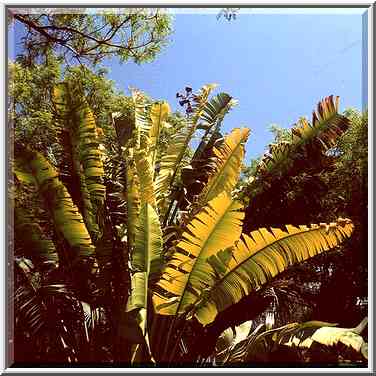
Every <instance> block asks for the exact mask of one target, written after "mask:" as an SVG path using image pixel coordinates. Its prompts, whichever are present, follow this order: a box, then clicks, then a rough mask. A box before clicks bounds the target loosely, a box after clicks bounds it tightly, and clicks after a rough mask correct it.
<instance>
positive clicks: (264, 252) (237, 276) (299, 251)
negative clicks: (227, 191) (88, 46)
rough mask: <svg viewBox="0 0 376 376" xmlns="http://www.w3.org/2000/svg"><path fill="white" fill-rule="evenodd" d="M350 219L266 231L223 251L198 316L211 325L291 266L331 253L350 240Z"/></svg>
mask: <svg viewBox="0 0 376 376" xmlns="http://www.w3.org/2000/svg"><path fill="white" fill-rule="evenodd" d="M353 227H354V226H353V224H352V222H351V221H350V220H349V219H341V218H340V219H338V221H337V223H330V224H329V225H327V224H325V223H322V224H320V225H311V226H310V227H307V226H299V227H294V226H291V225H286V231H282V230H281V229H276V228H272V229H271V231H268V230H267V229H265V228H261V229H259V230H256V231H253V232H251V234H250V236H248V235H245V234H244V235H243V238H242V239H239V241H238V242H237V243H235V245H234V247H231V248H227V249H224V250H222V251H219V252H218V253H217V254H216V255H212V256H211V257H209V258H208V259H207V262H208V263H209V264H210V265H211V267H212V268H211V270H207V274H206V277H205V283H206V285H207V286H208V288H207V291H206V292H205V294H203V296H202V298H201V301H200V302H199V303H198V304H197V309H196V312H195V315H196V317H197V319H198V320H199V321H200V322H201V323H202V324H203V325H207V324H210V323H211V322H212V321H213V320H214V319H215V317H216V316H217V314H218V312H221V311H223V310H225V309H226V308H228V307H229V306H231V305H233V304H235V303H237V302H239V301H240V300H241V299H242V298H243V297H245V296H247V295H248V294H249V293H251V292H252V291H255V290H258V289H259V288H260V287H261V286H262V285H263V284H265V283H266V282H268V281H270V280H271V279H272V278H273V277H275V276H276V275H277V274H279V273H281V272H283V271H284V270H286V268H288V267H289V266H290V265H294V264H296V263H298V262H302V261H305V260H307V259H309V258H310V257H313V256H315V255H317V254H320V253H322V252H325V251H328V250H330V249H332V248H333V247H336V246H337V245H339V244H340V243H341V242H342V241H343V240H344V239H346V238H348V237H349V236H350V235H351V233H352V231H353Z"/></svg>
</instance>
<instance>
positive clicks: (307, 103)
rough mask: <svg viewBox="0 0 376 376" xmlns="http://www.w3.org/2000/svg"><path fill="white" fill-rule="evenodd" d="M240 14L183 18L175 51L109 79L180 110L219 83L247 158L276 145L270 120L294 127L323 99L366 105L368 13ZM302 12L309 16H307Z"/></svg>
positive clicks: (114, 67)
mask: <svg viewBox="0 0 376 376" xmlns="http://www.w3.org/2000/svg"><path fill="white" fill-rule="evenodd" d="M329 11H330V10H326V11H321V12H320V11H319V10H309V11H306V10H304V11H303V12H302V11H301V10H300V11H298V12H295V13H294V12H293V13H292V14H291V13H290V14H289V13H288V12H286V11H285V12H283V13H285V14H280V13H281V12H278V10H276V12H273V11H272V10H270V9H268V10H264V12H262V11H261V10H255V12H257V13H253V14H252V13H251V14H243V13H241V14H240V15H239V16H238V17H237V19H236V20H235V21H231V22H228V21H227V20H225V19H224V18H222V19H220V20H217V19H216V16H215V13H211V14H200V13H198V14H197V13H196V14H176V15H175V16H174V17H175V19H174V33H173V34H172V36H171V41H170V44H169V46H168V47H167V48H166V49H165V50H164V51H163V52H162V53H161V54H160V55H159V56H158V57H157V59H156V60H155V61H154V62H152V63H146V64H143V65H141V66H137V65H136V64H132V63H131V64H126V65H122V66H121V65H118V64H117V63H116V62H115V61H112V62H111V63H110V64H109V65H110V67H111V72H110V78H112V79H113V80H115V81H116V82H117V85H118V87H119V88H122V89H125V90H127V88H128V87H129V86H132V87H137V88H139V89H141V90H143V91H145V92H147V93H148V94H149V95H151V96H152V97H154V98H155V99H166V100H167V101H168V102H169V103H170V104H171V105H172V108H178V106H177V101H176V98H175V94H176V92H177V91H179V90H182V89H183V88H184V87H185V86H186V85H190V86H192V87H193V88H194V90H197V89H199V88H200V87H201V86H202V85H204V84H206V83H213V82H215V83H217V84H219V87H218V88H217V89H216V90H217V92H219V91H225V92H227V93H229V94H230V95H232V96H233V97H234V98H236V99H237V100H239V104H238V106H237V107H235V108H234V109H233V110H232V111H231V113H230V114H228V115H227V116H226V118H225V121H224V123H223V130H224V131H227V132H228V131H230V130H231V129H232V128H234V127H239V126H248V127H250V128H251V131H252V133H251V136H250V138H249V141H248V143H247V155H246V160H247V161H249V160H250V158H254V157H257V156H258V155H260V154H262V153H263V151H264V150H265V148H266V146H267V144H268V143H269V142H270V141H271V140H272V135H271V133H270V131H268V126H269V125H270V124H271V123H276V124H279V125H281V126H283V127H289V126H291V125H293V123H295V122H296V121H297V120H298V118H299V117H301V116H307V117H309V118H310V117H311V113H312V110H313V109H314V108H315V106H316V103H317V102H318V101H319V100H320V99H321V98H323V97H324V96H327V95H330V94H334V95H339V96H340V97H341V101H340V104H341V109H345V108H347V107H356V108H362V102H361V100H362V96H361V90H362V87H361V84H362V16H361V11H360V10H359V9H358V10H345V11H344V12H340V11H339V12H338V13H337V14H333V12H331V14H328V13H329ZM302 13H303V14H302Z"/></svg>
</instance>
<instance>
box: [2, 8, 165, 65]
mask: <svg viewBox="0 0 376 376" xmlns="http://www.w3.org/2000/svg"><path fill="white" fill-rule="evenodd" d="M8 20H9V21H10V23H12V22H16V23H18V24H22V25H23V27H24V30H25V35H24V37H23V38H22V46H23V50H24V55H25V59H26V61H27V62H28V63H31V62H33V61H41V59H42V61H43V60H45V59H46V58H47V56H48V51H50V50H53V51H54V53H55V54H56V55H57V56H61V57H63V58H64V60H65V61H66V63H68V64H69V63H72V61H74V60H75V61H76V63H77V62H81V61H83V62H85V63H86V64H87V63H90V64H98V63H100V62H101V61H103V60H104V59H105V58H108V57H114V56H116V57H118V58H119V60H120V62H125V61H128V60H133V61H135V62H136V63H142V62H146V61H150V60H153V59H154V58H155V56H156V55H157V54H158V53H159V52H160V51H161V49H162V48H163V47H164V46H166V44H167V43H168V36H169V35H170V33H171V31H172V28H171V16H169V15H168V14H167V13H166V12H164V11H163V10H162V9H152V8H119V9H116V10H114V9H102V10H95V12H92V11H91V9H86V8H79V9H78V8H77V9H71V10H68V9H64V10H59V9H56V8H55V9H54V8H48V9H40V11H39V12H38V13H36V14H30V13H28V12H26V11H22V9H17V8H12V9H10V10H9V14H8Z"/></svg>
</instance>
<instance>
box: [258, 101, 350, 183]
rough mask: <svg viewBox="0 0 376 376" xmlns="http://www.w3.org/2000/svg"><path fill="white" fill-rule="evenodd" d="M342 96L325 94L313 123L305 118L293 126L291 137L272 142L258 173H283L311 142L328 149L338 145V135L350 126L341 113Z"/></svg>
mask: <svg viewBox="0 0 376 376" xmlns="http://www.w3.org/2000/svg"><path fill="white" fill-rule="evenodd" d="M338 110H339V97H336V98H335V100H334V98H333V96H330V97H326V98H324V99H323V100H322V101H321V102H319V104H318V105H317V110H316V112H313V116H312V123H311V124H310V123H309V122H308V121H307V119H305V118H301V119H300V120H299V121H298V123H297V124H296V125H295V127H294V128H292V130H291V141H290V142H284V141H282V142H280V143H279V144H272V145H270V148H269V152H268V153H267V154H265V156H264V157H263V159H262V161H261V162H260V164H259V165H258V168H257V173H256V175H258V174H262V175H265V174H276V173H278V174H282V173H283V172H284V171H285V169H286V168H288V166H289V164H290V159H291V158H292V157H294V155H295V154H296V152H297V151H298V150H299V149H301V148H302V147H304V146H305V145H307V144H315V145H318V147H320V149H322V150H324V151H326V150H328V149H329V148H330V147H333V146H334V145H335V142H336V140H337V139H338V137H339V136H340V135H341V134H343V133H344V132H345V131H346V130H347V128H348V126H349V121H348V119H347V118H346V117H345V116H343V115H341V114H339V113H338Z"/></svg>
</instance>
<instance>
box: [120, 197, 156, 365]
mask: <svg viewBox="0 0 376 376" xmlns="http://www.w3.org/2000/svg"><path fill="white" fill-rule="evenodd" d="M161 255H162V230H161V227H160V223H159V217H158V214H157V213H156V212H155V210H154V209H153V207H152V206H151V205H150V204H148V203H145V204H143V206H142V208H141V211H140V217H139V221H138V228H137V232H136V239H135V247H134V250H133V252H132V255H131V262H130V264H131V294H130V296H129V299H128V302H127V307H126V312H127V314H126V316H125V320H126V322H129V323H132V322H133V323H134V324H135V325H128V327H132V326H133V328H132V329H128V331H129V332H128V333H125V334H124V336H125V337H126V338H128V340H129V341H131V342H132V343H136V344H138V345H137V346H134V347H133V348H132V352H133V355H132V359H133V360H136V359H137V358H138V355H137V354H138V353H139V352H140V351H141V348H140V346H139V344H143V345H144V346H146V348H147V350H148V353H149V354H150V348H149V339H148V333H147V301H148V285H149V283H148V280H149V279H150V278H151V277H152V276H153V274H156V273H158V272H159V271H160V268H161Z"/></svg>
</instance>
